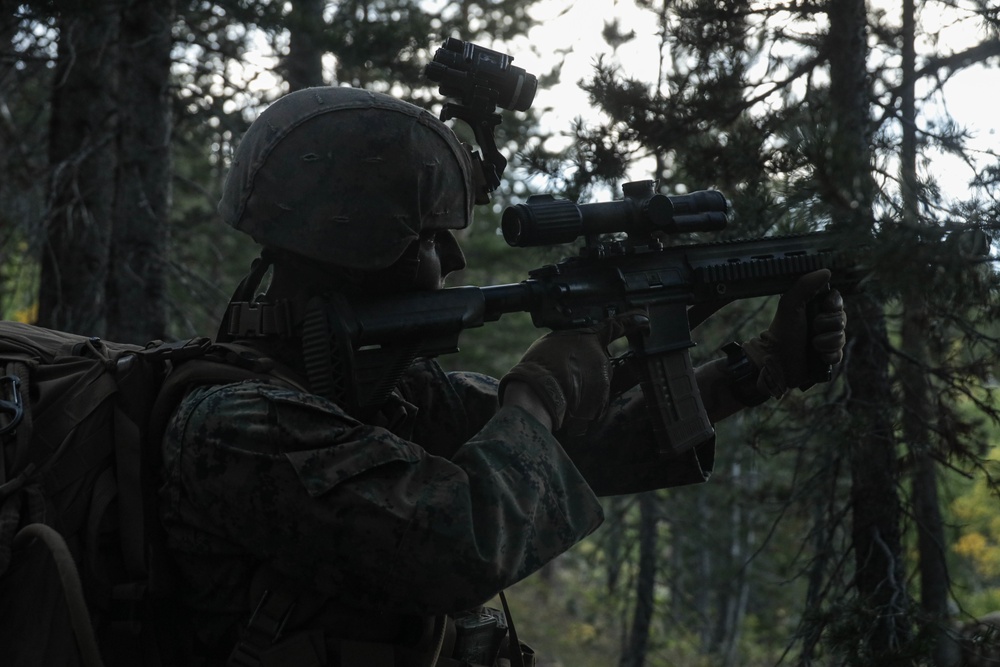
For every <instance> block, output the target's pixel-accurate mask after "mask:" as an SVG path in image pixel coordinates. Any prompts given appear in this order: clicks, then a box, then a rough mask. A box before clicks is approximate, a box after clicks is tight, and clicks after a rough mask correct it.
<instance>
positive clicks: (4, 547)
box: [0, 321, 269, 667]
mask: <svg viewBox="0 0 1000 667" xmlns="http://www.w3.org/2000/svg"><path fill="white" fill-rule="evenodd" d="M255 355H256V356H255ZM262 361H266V360H263V359H262V358H261V357H260V355H259V354H256V353H254V352H252V351H251V350H249V349H248V348H241V347H240V346H238V345H235V344H213V343H212V342H211V341H210V340H209V339H207V338H194V339H190V340H184V341H179V342H175V343H162V342H159V341H157V342H154V343H150V344H149V345H147V346H145V347H141V346H136V345H129V344H122V343H112V342H107V341H103V340H100V339H98V338H89V337H86V336H80V335H76V334H70V333H64V332H60V331H53V330H49V329H44V328H41V327H37V326H32V325H26V324H20V323H16V322H7V321H2V322H0V448H2V449H0V663H2V664H4V665H7V666H10V667H15V666H21V665H24V666H26V667H27V666H29V665H30V666H35V665H61V666H62V665H65V666H74V665H84V666H86V667H92V666H96V665H117V664H128V665H156V666H159V665H171V664H181V663H182V660H183V658H182V657H181V656H182V655H183V653H184V651H183V643H184V634H185V633H184V632H183V627H182V626H183V624H182V620H181V617H180V615H179V614H176V613H175V612H174V611H173V610H172V609H171V607H170V603H169V596H167V595H165V593H166V592H167V591H169V586H170V564H169V561H168V559H167V558H166V555H165V550H164V549H163V547H162V536H161V535H160V530H159V521H158V518H157V514H156V506H155V502H154V500H155V496H156V490H157V485H156V479H157V466H158V464H159V461H160V453H159V443H160V440H161V438H162V434H163V431H164V430H165V427H166V424H167V422H168V420H169V418H170V416H171V415H172V413H173V410H174V409H175V408H176V406H177V405H178V403H179V402H180V400H181V398H182V397H183V395H184V394H185V393H186V391H187V389H188V388H190V387H191V386H192V385H193V384H206V383H212V384H222V383H226V382H236V381H239V380H243V379H247V378H261V377H265V378H266V377H269V375H268V373H267V364H266V363H262Z"/></svg>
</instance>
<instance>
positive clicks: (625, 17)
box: [509, 0, 1000, 197]
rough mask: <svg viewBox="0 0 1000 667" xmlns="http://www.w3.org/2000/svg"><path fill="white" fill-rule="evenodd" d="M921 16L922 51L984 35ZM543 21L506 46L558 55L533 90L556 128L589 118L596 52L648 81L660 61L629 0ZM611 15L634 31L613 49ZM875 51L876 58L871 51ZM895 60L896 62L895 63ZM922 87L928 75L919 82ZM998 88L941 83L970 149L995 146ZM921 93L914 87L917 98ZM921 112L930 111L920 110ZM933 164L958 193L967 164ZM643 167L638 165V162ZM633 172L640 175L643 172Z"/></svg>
mask: <svg viewBox="0 0 1000 667" xmlns="http://www.w3.org/2000/svg"><path fill="white" fill-rule="evenodd" d="M869 4H870V5H871V6H872V7H873V8H875V9H878V8H879V7H881V8H882V9H883V10H884V11H885V12H886V13H887V15H888V16H889V17H890V18H892V20H893V21H894V22H897V23H898V20H899V19H898V18H897V17H898V16H899V15H900V13H901V11H902V10H901V3H900V2H899V0H874V1H872V2H870V3H869ZM921 5H922V7H921V9H920V11H921V12H922V13H921V17H920V19H921V21H922V22H924V24H925V25H929V26H934V27H935V28H938V27H940V29H941V40H940V41H939V42H938V43H937V44H935V45H930V44H927V43H926V42H925V43H922V44H918V47H917V48H918V57H919V54H920V53H929V52H933V51H936V52H939V53H950V52H955V51H960V50H962V49H964V48H967V47H968V46H969V45H970V44H972V43H975V42H978V41H981V40H983V39H985V38H986V37H987V35H986V34H985V33H983V32H982V31H981V29H980V28H979V27H978V26H977V25H975V24H974V23H973V21H971V20H968V19H967V17H964V15H963V14H961V12H959V11H957V10H955V11H952V13H951V14H950V15H948V14H947V13H942V11H943V10H942V9H941V5H940V3H918V6H921ZM534 11H535V15H536V16H537V17H538V18H540V19H541V24H540V25H539V26H538V27H537V28H536V29H535V30H534V31H533V32H532V33H531V34H530V36H529V37H528V38H524V39H522V40H519V41H517V42H514V43H513V44H512V45H511V48H510V49H509V52H510V53H511V55H513V56H514V59H515V64H516V65H517V66H519V67H523V68H525V69H526V70H528V71H529V72H538V73H541V72H545V71H548V69H550V68H551V67H552V64H551V63H552V62H553V61H555V62H558V59H559V58H564V64H563V67H562V76H561V82H560V84H559V86H557V87H555V88H552V89H550V90H541V89H540V90H539V92H538V95H537V97H536V102H535V107H536V108H547V107H551V108H552V112H551V114H550V115H549V116H548V117H547V118H546V119H545V120H546V121H547V123H548V124H549V126H550V127H551V128H553V129H555V130H557V131H558V130H562V129H566V128H567V127H568V126H569V122H570V121H571V120H572V119H573V118H575V117H577V116H582V117H583V118H585V119H586V118H590V117H593V114H594V113H596V112H595V111H594V110H593V109H591V107H590V105H589V103H588V100H587V98H586V94H585V93H584V92H583V91H582V90H580V88H579V86H578V85H577V84H578V82H579V81H580V80H581V79H584V78H587V77H589V75H590V74H591V72H592V69H593V64H594V62H595V61H596V58H597V56H598V55H599V54H605V55H606V56H608V57H612V56H613V61H614V62H616V63H618V64H619V65H620V66H621V70H622V72H623V74H624V75H626V76H629V77H632V78H636V79H640V80H643V81H648V82H653V81H655V80H656V78H657V70H658V67H659V65H660V63H659V51H658V49H659V46H658V45H659V41H660V40H659V37H658V35H657V30H658V26H657V25H656V24H655V22H654V21H652V20H651V18H652V17H653V14H652V13H650V12H648V11H642V10H639V9H638V8H636V6H635V3H634V2H633V0H576V1H574V0H546V1H545V2H542V3H540V4H539V5H538V6H537V8H536V9H535V10H534ZM613 19H617V20H618V21H619V22H620V25H621V29H622V30H623V31H628V30H634V31H635V34H636V38H635V39H634V40H633V41H631V42H629V43H628V44H627V45H626V46H625V47H624V48H622V49H620V50H619V51H618V52H613V51H612V49H611V47H610V46H608V45H607V44H605V43H604V40H603V38H602V35H601V31H602V29H603V26H604V24H605V22H607V21H610V20H613ZM873 57H879V55H878V54H873ZM896 64H898V63H896ZM925 88H926V82H925ZM996 90H1000V69H987V68H984V67H981V66H976V67H973V68H971V69H969V70H967V71H964V72H962V73H960V74H957V75H955V76H954V77H953V78H952V79H951V80H950V81H949V82H948V84H947V85H946V87H945V89H944V91H943V94H941V95H940V96H938V100H939V103H942V104H944V105H945V107H946V110H947V112H948V113H949V114H950V115H951V116H952V118H953V119H954V120H955V121H956V122H957V123H958V124H959V125H960V126H962V127H965V128H968V129H969V130H970V132H971V133H972V136H973V137H974V141H972V142H971V143H970V148H971V150H972V151H984V152H986V151H990V152H994V153H995V152H997V151H998V150H1000V146H998V141H1000V114H998V113H997V111H996V107H995V104H994V103H993V101H992V100H993V97H994V92H993V91H996ZM924 94H926V89H925V90H922V91H921V90H918V98H919V97H922V96H923V95H924ZM922 113H924V114H928V113H930V111H929V110H927V109H924V110H923V112H922ZM933 160H934V162H933V165H932V167H931V169H932V172H933V174H934V176H935V177H936V178H938V179H940V180H941V182H942V185H943V187H944V188H945V189H946V191H947V192H950V193H954V194H955V195H956V196H959V197H961V196H962V195H963V194H964V192H965V191H966V190H967V183H968V181H969V180H970V179H971V177H972V173H971V171H970V170H969V168H968V167H967V166H966V165H964V164H963V163H962V162H961V161H960V160H958V159H957V158H955V157H952V156H947V155H935V156H934V158H933ZM639 171H641V167H640V169H639ZM634 176H635V177H636V178H646V177H648V176H647V175H644V174H642V173H636V174H634Z"/></svg>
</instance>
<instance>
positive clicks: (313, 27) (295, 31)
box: [282, 0, 326, 90]
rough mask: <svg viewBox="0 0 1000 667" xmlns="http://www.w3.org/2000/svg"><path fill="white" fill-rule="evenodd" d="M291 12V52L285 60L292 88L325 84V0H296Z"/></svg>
mask: <svg viewBox="0 0 1000 667" xmlns="http://www.w3.org/2000/svg"><path fill="white" fill-rule="evenodd" d="M291 5H292V9H291V12H290V13H289V15H288V20H287V21H288V32H289V43H288V55H287V56H285V58H284V59H283V60H282V65H283V68H284V70H285V80H286V81H288V88H289V89H290V90H301V89H302V88H309V87H310V86H322V85H324V83H325V82H324V81H323V53H324V49H323V45H322V43H321V41H322V40H321V36H322V34H323V27H324V23H323V8H324V7H325V6H326V2H324V0H294V2H292V3H291Z"/></svg>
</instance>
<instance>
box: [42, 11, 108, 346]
mask: <svg viewBox="0 0 1000 667" xmlns="http://www.w3.org/2000/svg"><path fill="white" fill-rule="evenodd" d="M57 27H58V30H59V48H58V55H57V63H56V76H55V86H54V89H53V92H52V118H51V121H50V127H49V134H50V144H49V164H50V173H51V178H50V182H49V196H48V200H49V204H48V207H47V209H48V210H47V214H46V222H45V230H44V231H43V246H42V270H41V280H40V293H39V317H38V321H39V324H41V325H43V326H47V327H52V328H56V329H66V330H70V331H74V332H76V333H81V334H87V335H94V336H103V335H105V324H106V302H105V292H104V285H105V282H106V280H107V272H108V242H109V239H110V236H111V214H112V208H113V204H114V190H115V141H114V134H115V122H116V118H115V104H114V99H115V95H114V89H115V76H116V71H115V66H116V64H117V57H116V53H115V51H116V41H117V33H118V9H117V8H116V7H114V6H111V5H110V3H108V4H102V3H96V4H94V5H93V6H92V7H89V8H88V9H87V10H85V11H84V10H80V11H78V12H72V11H65V12H64V13H63V14H62V15H61V16H60V18H59V20H58V24H57Z"/></svg>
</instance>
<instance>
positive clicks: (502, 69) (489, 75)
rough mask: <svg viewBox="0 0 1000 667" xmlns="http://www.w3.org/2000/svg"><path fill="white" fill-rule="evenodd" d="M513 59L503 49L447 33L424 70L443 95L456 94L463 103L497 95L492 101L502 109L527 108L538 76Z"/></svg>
mask: <svg viewBox="0 0 1000 667" xmlns="http://www.w3.org/2000/svg"><path fill="white" fill-rule="evenodd" d="M512 60H514V59H513V58H511V57H510V56H508V55H507V54H505V53H500V52H499V51H492V50H490V49H487V48H484V47H482V46H478V45H476V44H473V43H472V42H463V41H462V40H460V39H455V38H454V37H449V38H448V39H447V40H446V41H445V43H444V46H443V47H441V48H440V49H438V50H437V51H436V52H435V54H434V60H433V61H432V62H430V63H428V65H427V67H425V68H424V73H425V74H426V75H427V78H428V79H430V80H431V81H434V82H435V83H437V84H439V86H440V87H439V90H440V91H441V94H442V95H444V96H446V97H455V98H458V99H460V100H462V103H463V104H467V105H472V104H474V100H476V99H477V98H479V97H481V96H484V95H486V96H489V97H492V95H496V100H495V104H496V106H498V107H500V108H501V109H509V110H511V111H527V110H528V109H529V108H530V107H531V103H532V102H533V101H534V100H535V92H536V91H537V89H538V78H537V77H535V75H534V74H529V73H528V72H526V71H524V69H522V68H520V67H514V66H513V65H511V61H512ZM491 111H492V109H491Z"/></svg>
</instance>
